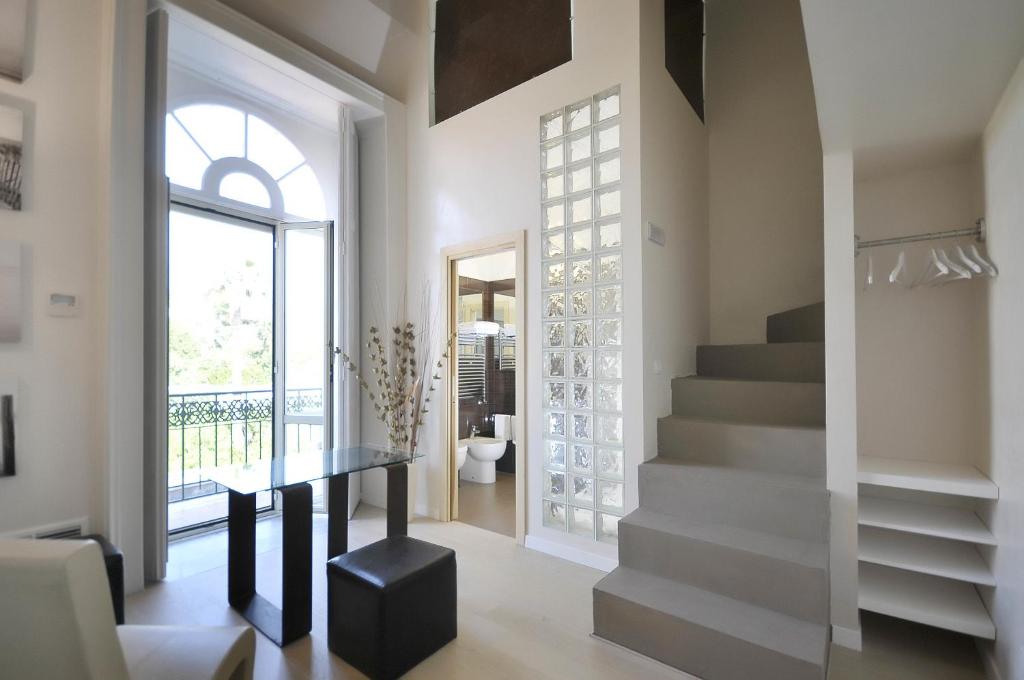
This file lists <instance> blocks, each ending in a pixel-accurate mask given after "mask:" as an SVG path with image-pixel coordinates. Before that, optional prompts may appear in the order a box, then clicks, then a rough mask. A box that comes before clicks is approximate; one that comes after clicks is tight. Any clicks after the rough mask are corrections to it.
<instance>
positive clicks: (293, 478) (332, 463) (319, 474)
mask: <svg viewBox="0 0 1024 680" xmlns="http://www.w3.org/2000/svg"><path fill="white" fill-rule="evenodd" d="M415 458H417V456H414V455H412V454H410V453H409V452H408V451H398V450H394V449H386V448H383V447H375V446H355V447H352V448H347V449H330V450H327V451H313V452H309V453H291V454H288V455H285V456H278V457H276V458H268V459H264V460H257V461H253V462H249V463H236V464H234V465H219V466H217V467H208V468H203V469H202V471H201V474H202V477H203V479H209V480H210V481H213V482H216V483H218V484H220V485H221V486H226V487H227V488H229V489H231V490H232V491H237V492H238V493H244V494H250V493H256V492H257V491H269V490H272V489H279V488H281V487H283V486H291V485H292V484H299V483H301V482H312V481H314V480H317V479H325V478H327V477H334V476H335V475H343V474H348V473H350V472H359V471H360V470H370V469H372V468H378V467H384V466H387V465H398V464H401V463H411V462H412V461H413V460H414V459H415Z"/></svg>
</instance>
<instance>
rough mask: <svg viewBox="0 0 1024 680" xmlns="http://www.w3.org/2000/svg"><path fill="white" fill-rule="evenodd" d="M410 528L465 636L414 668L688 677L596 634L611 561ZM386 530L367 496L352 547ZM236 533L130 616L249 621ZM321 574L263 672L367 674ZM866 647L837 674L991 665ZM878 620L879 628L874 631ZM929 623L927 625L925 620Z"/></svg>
mask: <svg viewBox="0 0 1024 680" xmlns="http://www.w3.org/2000/svg"><path fill="white" fill-rule="evenodd" d="M313 528H314V546H313V551H314V553H313V563H314V565H323V563H324V561H325V559H326V538H325V532H326V518H325V517H324V516H323V515H317V516H316V517H315V519H314V525H313ZM409 533H410V535H412V536H414V537H416V538H421V539H423V540H426V541H431V542H433V543H438V544H440V545H445V546H448V547H451V548H453V549H454V550H455V551H456V553H457V556H458V558H457V559H458V575H459V576H458V578H459V584H458V587H459V605H458V606H459V636H458V638H457V639H456V640H455V641H454V642H452V643H451V644H449V645H448V646H446V647H445V648H444V649H442V650H441V651H439V652H438V653H436V654H434V655H433V656H432V657H430V658H429V659H427V660H426V661H425V662H423V663H422V664H420V665H419V666H418V667H417V668H415V669H414V670H413V671H412V672H411V673H409V675H408V676H407V677H410V678H485V679H487V680H490V679H502V678H542V679H543V678H550V679H551V680H555V679H557V680H575V679H576V678H581V679H583V680H590V679H604V678H631V679H632V678H651V679H652V680H657V679H658V678H676V679H679V678H690V677H691V676H688V675H685V674H682V673H679V672H677V671H674V670H671V669H668V668H666V667H665V666H662V665H660V664H658V663H656V662H653V661H651V660H649V659H646V658H644V657H641V656H639V655H636V654H634V653H632V652H630V651H628V650H624V649H621V648H618V647H615V646H613V645H610V644H608V643H606V642H603V641H601V640H598V639H596V638H594V637H592V636H591V635H590V633H591V630H592V621H591V602H592V600H591V588H592V586H593V585H594V583H596V582H597V580H598V579H600V578H601V576H602V574H601V572H598V571H596V570H593V569H589V568H587V567H583V566H580V565H577V564H573V563H570V562H566V561H564V560H560V559H557V558H554V557H550V556H548V555H543V554H541V553H538V552H535V551H532V550H527V549H524V548H519V547H516V545H515V541H514V540H513V539H511V538H508V537H506V536H503V535H500V534H497V533H494V532H492V531H486V530H482V529H479V528H477V527H474V526H470V525H468V524H464V523H461V522H452V523H448V524H442V523H439V522H434V521H431V520H417V521H414V522H413V523H412V524H410V526H409ZM383 535H384V513H383V511H381V510H378V509H375V508H371V507H367V506H365V505H364V506H361V507H360V508H359V510H358V511H357V512H356V517H355V518H354V519H353V521H352V522H351V523H350V527H349V540H350V546H351V547H352V548H355V547H359V546H361V545H365V544H367V543H370V542H372V541H375V540H377V539H379V538H381V537H383ZM279 546H280V520H279V519H268V520H263V521H261V522H259V523H258V525H257V552H258V556H257V574H258V575H257V582H258V588H259V590H260V592H261V593H263V594H264V595H265V596H267V597H268V599H270V600H271V601H273V602H279V598H280V548H279ZM226 551H227V538H226V534H225V533H224V532H217V533H213V534H208V535H205V536H200V537H196V538H191V539H187V540H184V541H179V542H176V543H173V544H172V545H171V550H170V556H171V559H170V563H169V569H168V572H169V573H168V579H167V580H166V581H164V582H162V583H159V584H155V585H152V586H150V587H149V588H147V589H146V590H145V591H143V592H142V593H138V594H136V595H133V596H131V597H129V598H128V602H127V619H128V622H129V623H158V624H174V623H180V624H205V625H240V624H243V623H244V621H243V620H242V619H241V617H239V616H238V615H237V614H236V613H235V612H234V611H233V610H231V609H230V608H229V607H228V605H227V601H226V592H227V591H226V580H227V575H226V569H225V563H226V555H227V552H226ZM323 574H324V572H323V570H322V568H317V569H315V571H314V578H313V632H312V634H311V635H310V636H309V637H307V638H303V639H302V640H299V641H297V642H294V643H292V644H291V645H289V646H287V647H285V648H284V649H280V648H278V647H276V646H275V645H274V644H273V643H271V642H269V641H268V640H267V639H266V638H264V637H263V636H262V635H259V634H257V636H256V638H257V650H256V677H257V678H360V677H363V676H362V675H361V674H360V673H358V672H357V671H355V670H354V669H352V668H351V667H350V666H348V665H346V664H345V663H344V662H343V661H341V660H340V659H338V658H337V657H335V656H334V655H333V654H331V653H330V652H329V651H328V650H327V642H326V638H325V635H326V604H325V591H326V579H325V577H324V575H323ZM872 619H875V620H882V623H883V624H885V623H886V621H888V620H884V619H883V617H866V620H865V651H864V653H863V654H856V653H853V652H849V651H847V650H841V649H837V650H836V651H834V652H833V656H832V673H831V674H830V678H831V680H855V679H856V680H862V679H863V680H867V679H871V680H890V679H891V680H895V679H896V678H899V679H900V680H925V679H926V678H927V679H928V680H959V679H961V678H963V679H965V680H974V679H975V678H978V679H979V680H980V678H983V677H984V674H982V673H981V671H980V665H979V663H978V660H977V656H976V654H973V646H971V643H970V641H969V640H968V639H967V638H962V637H960V636H945V635H942V634H941V633H939V634H938V636H937V637H936V636H935V633H937V631H931V630H929V629H925V628H923V627H916V626H911V627H910V631H909V632H908V631H907V630H902V632H901V631H900V627H901V626H905V624H901V623H899V622H895V625H896V631H897V632H898V633H899V635H898V636H897V637H896V638H888V637H886V635H887V634H891V633H892V632H893V631H892V630H889V631H888V633H886V630H885V627H884V625H883V626H882V627H881V628H873V627H871V626H869V623H870V621H871V620H872ZM872 630H877V631H878V636H880V637H876V635H875V633H872ZM922 631H923V632H922Z"/></svg>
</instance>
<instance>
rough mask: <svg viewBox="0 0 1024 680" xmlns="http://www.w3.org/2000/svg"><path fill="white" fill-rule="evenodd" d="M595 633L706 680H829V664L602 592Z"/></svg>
mask: <svg viewBox="0 0 1024 680" xmlns="http://www.w3.org/2000/svg"><path fill="white" fill-rule="evenodd" d="M594 634H595V635H597V636H598V637H601V638H604V639H606V640H610V641H612V642H614V643H616V644H620V645H622V646H624V647H627V648H629V649H632V650H635V651H637V652H640V653H641V654H645V655H647V656H649V657H651V658H653V659H657V660H658V661H661V662H662V663H665V664H668V665H669V666H672V667H674V668H678V669H680V670H682V671H685V672H687V673H691V674H693V675H696V676H698V677H700V678H703V679H704V680H750V678H777V679H779V680H782V679H783V678H785V679H786V680H821V679H822V678H824V676H825V667H824V664H822V665H815V664H811V663H809V662H807V661H803V660H800V659H796V658H793V657H790V656H786V655H784V654H780V653H778V652H774V651H772V650H769V649H766V648H764V647H760V646H758V645H754V644H751V643H749V642H746V641H744V640H739V639H737V638H734V637H732V636H730V635H727V634H725V633H721V632H718V631H715V630H711V629H709V628H704V627H703V626H700V625H698V624H696V623H694V622H691V621H687V620H685V619H679V618H676V617H673V616H670V615H668V614H665V613H663V612H659V611H656V610H652V609H650V608H649V607H645V606H643V605H640V604H637V603H635V602H630V601H629V600H625V599H623V598H620V597H617V596H615V595H610V594H608V593H604V592H601V591H599V590H595V591H594ZM824 658H825V654H824V650H823V651H822V659H824Z"/></svg>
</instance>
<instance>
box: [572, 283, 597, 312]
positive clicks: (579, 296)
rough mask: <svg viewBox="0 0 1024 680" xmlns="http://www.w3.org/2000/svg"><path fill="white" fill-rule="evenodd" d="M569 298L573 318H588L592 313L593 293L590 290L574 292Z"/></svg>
mask: <svg viewBox="0 0 1024 680" xmlns="http://www.w3.org/2000/svg"><path fill="white" fill-rule="evenodd" d="M571 296H572V309H571V311H572V315H573V316H590V315H591V314H593V313H594V291H592V290H590V289H586V290H574V291H572V293H571Z"/></svg>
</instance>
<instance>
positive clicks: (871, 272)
mask: <svg viewBox="0 0 1024 680" xmlns="http://www.w3.org/2000/svg"><path fill="white" fill-rule="evenodd" d="M874 282H875V261H874V260H873V259H872V258H871V256H870V255H868V275H867V276H866V277H865V278H864V290H867V289H868V286H870V285H871V284H873V283H874Z"/></svg>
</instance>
